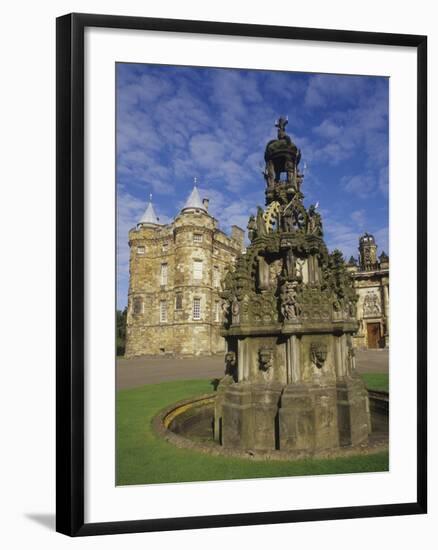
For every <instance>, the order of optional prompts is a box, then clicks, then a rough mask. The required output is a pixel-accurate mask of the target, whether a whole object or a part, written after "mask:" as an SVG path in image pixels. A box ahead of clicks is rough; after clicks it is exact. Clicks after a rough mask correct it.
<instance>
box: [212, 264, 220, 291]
mask: <svg viewBox="0 0 438 550" xmlns="http://www.w3.org/2000/svg"><path fill="white" fill-rule="evenodd" d="M220 284H221V272H220V271H219V267H218V266H217V265H215V266H214V267H213V286H214V288H219V287H220Z"/></svg>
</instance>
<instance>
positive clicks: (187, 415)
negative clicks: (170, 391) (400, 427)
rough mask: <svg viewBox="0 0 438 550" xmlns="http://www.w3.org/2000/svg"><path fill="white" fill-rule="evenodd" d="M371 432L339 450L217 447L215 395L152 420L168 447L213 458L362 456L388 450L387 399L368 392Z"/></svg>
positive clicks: (178, 406)
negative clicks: (360, 441) (200, 453)
mask: <svg viewBox="0 0 438 550" xmlns="http://www.w3.org/2000/svg"><path fill="white" fill-rule="evenodd" d="M368 396H369V402H370V415H371V428H372V431H371V433H370V435H369V438H368V442H366V443H363V444H360V445H356V446H340V447H337V448H334V449H318V450H310V449H306V450H268V451H267V450H256V449H233V448H226V447H223V446H221V444H220V442H218V441H215V439H214V407H215V400H216V397H217V393H210V394H204V395H201V396H199V397H196V398H192V399H186V400H183V401H179V402H177V403H174V404H172V405H170V406H169V407H166V409H164V410H162V411H161V412H160V413H159V414H158V415H156V416H155V418H154V419H153V428H154V431H155V432H156V433H157V434H158V435H159V436H160V437H162V438H163V439H165V440H166V441H168V442H169V443H171V444H173V445H175V446H177V447H179V448H185V449H191V450H195V451H199V452H202V453H206V454H211V455H216V456H229V457H237V458H247V459H252V460H296V459H300V458H309V457H314V458H334V457H341V456H353V455H358V454H362V455H366V454H371V453H376V452H382V451H385V450H387V449H388V436H389V395H388V393H386V392H377V391H369V392H368Z"/></svg>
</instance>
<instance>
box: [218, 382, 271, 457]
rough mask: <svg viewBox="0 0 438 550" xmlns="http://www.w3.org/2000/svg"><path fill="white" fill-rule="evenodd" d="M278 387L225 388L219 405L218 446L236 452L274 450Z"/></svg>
mask: <svg viewBox="0 0 438 550" xmlns="http://www.w3.org/2000/svg"><path fill="white" fill-rule="evenodd" d="M281 391H282V385H281V384H278V383H271V384H248V383H246V382H241V383H238V384H233V385H231V386H228V388H227V389H226V391H225V393H224V398H223V403H222V426H226V430H223V431H222V445H223V446H224V447H231V448H239V449H275V448H276V422H277V412H278V403H279V400H280V395H281Z"/></svg>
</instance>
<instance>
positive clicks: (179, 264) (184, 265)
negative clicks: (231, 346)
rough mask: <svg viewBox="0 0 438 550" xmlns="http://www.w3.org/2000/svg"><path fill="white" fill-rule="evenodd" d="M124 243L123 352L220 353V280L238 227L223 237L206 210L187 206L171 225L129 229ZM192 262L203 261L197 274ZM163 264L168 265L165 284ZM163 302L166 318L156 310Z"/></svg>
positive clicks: (237, 245) (236, 243) (237, 240)
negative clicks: (196, 301) (127, 278)
mask: <svg viewBox="0 0 438 550" xmlns="http://www.w3.org/2000/svg"><path fill="white" fill-rule="evenodd" d="M129 245H130V284H129V295H128V315H127V330H126V354H125V355H126V356H127V357H134V356H137V355H149V354H150V355H156V354H160V353H165V354H168V353H169V354H175V355H201V354H212V353H221V352H224V351H225V342H224V339H223V337H222V336H221V335H220V329H221V326H222V307H221V305H222V300H221V298H220V296H219V291H220V281H221V279H222V278H223V277H224V275H225V273H226V271H227V270H228V269H229V267H230V265H232V264H233V261H234V259H235V258H236V256H237V255H238V253H240V252H241V250H242V247H243V232H242V230H240V229H239V228H238V227H236V226H234V227H233V228H232V233H231V237H228V236H227V235H225V233H223V232H222V231H220V230H219V228H218V222H217V220H215V219H214V218H213V217H212V216H210V215H209V214H208V212H206V211H204V210H200V209H199V210H198V211H196V210H195V209H189V210H183V211H182V212H181V213H180V214H179V215H178V216H177V217H176V218H175V220H174V221H173V222H172V223H171V224H168V225H164V226H158V225H154V226H148V225H139V226H138V227H137V228H134V229H132V230H131V231H130V232H129ZM195 261H202V278H200V279H195V277H194V271H193V263H194V262H195ZM162 264H167V281H165V284H162V282H163V281H162V279H161V269H162V267H161V266H162ZM195 298H198V299H199V300H200V311H201V315H200V319H194V314H193V313H194V312H193V308H194V306H193V304H194V299H195ZM177 300H178V301H177ZM162 302H165V310H166V317H167V319H166V320H163V319H162V316H161V315H160V307H163V306H160V303H162Z"/></svg>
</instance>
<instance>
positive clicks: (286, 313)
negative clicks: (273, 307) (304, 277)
mask: <svg viewBox="0 0 438 550" xmlns="http://www.w3.org/2000/svg"><path fill="white" fill-rule="evenodd" d="M297 287H298V281H286V282H285V283H284V284H283V285H282V287H281V295H280V298H281V306H280V307H281V313H282V315H283V317H284V319H285V320H287V321H294V320H296V319H297V318H298V316H299V314H300V306H299V304H298V292H297Z"/></svg>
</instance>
